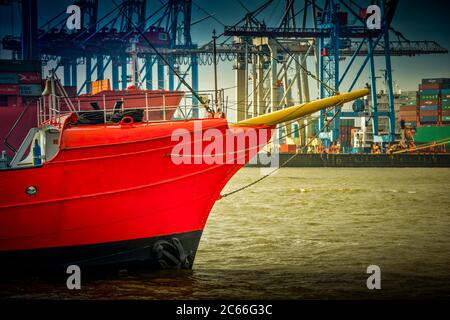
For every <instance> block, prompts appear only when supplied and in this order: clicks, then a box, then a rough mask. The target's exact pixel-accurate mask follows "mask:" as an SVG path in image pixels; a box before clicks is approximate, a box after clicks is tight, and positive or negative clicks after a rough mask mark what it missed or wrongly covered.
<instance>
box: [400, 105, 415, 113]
mask: <svg viewBox="0 0 450 320" xmlns="http://www.w3.org/2000/svg"><path fill="white" fill-rule="evenodd" d="M416 110H417V106H401V107H400V112H404V111H414V112H415V111H416Z"/></svg>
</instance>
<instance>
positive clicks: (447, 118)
mask: <svg viewBox="0 0 450 320" xmlns="http://www.w3.org/2000/svg"><path fill="white" fill-rule="evenodd" d="M442 121H444V122H448V121H450V116H442Z"/></svg>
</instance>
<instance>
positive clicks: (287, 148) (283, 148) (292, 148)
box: [280, 144, 297, 154]
mask: <svg viewBox="0 0 450 320" xmlns="http://www.w3.org/2000/svg"><path fill="white" fill-rule="evenodd" d="M280 153H291V154H293V153H297V146H296V145H295V144H280Z"/></svg>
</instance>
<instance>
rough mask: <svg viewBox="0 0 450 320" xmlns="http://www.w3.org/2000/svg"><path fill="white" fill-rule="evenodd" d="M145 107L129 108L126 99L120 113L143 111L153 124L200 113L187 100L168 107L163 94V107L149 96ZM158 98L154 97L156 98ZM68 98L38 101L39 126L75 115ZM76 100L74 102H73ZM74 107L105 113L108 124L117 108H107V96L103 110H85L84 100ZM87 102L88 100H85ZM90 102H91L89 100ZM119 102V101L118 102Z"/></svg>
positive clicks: (45, 98) (145, 119)
mask: <svg viewBox="0 0 450 320" xmlns="http://www.w3.org/2000/svg"><path fill="white" fill-rule="evenodd" d="M145 96H146V97H145V106H141V107H135V106H132V107H128V106H127V101H126V99H123V98H122V99H121V101H122V105H121V108H120V111H122V112H123V111H125V110H143V115H144V118H143V122H147V123H151V122H161V121H174V120H187V119H191V118H199V115H198V112H195V110H196V109H198V103H193V104H188V103H187V100H188V99H189V98H188V99H186V98H185V99H183V100H184V102H183V104H181V103H180V104H179V105H167V104H166V94H162V105H161V106H153V105H152V106H150V104H149V97H148V94H147V93H146V94H145ZM155 97H158V96H153V97H152V98H155ZM127 99H128V98H127ZM66 100H67V97H66V98H61V97H60V96H57V95H52V94H50V95H48V96H43V97H41V98H40V99H39V100H38V108H37V112H38V115H37V119H38V125H39V126H40V125H42V124H44V123H48V124H52V125H60V124H61V122H62V120H61V117H62V116H64V115H67V114H70V113H73V111H72V110H69V108H68V106H67V103H66ZM73 100H74V101H73ZM73 100H72V102H73V106H74V107H75V111H76V112H83V114H86V113H98V112H99V111H100V112H103V122H104V123H108V119H109V118H110V116H111V115H112V114H114V112H115V111H118V110H114V107H115V106H107V102H106V96H105V95H102V96H101V108H100V109H99V110H94V109H90V110H83V108H82V103H83V99H78V98H76V99H73ZM85 101H87V100H85ZM88 101H89V102H90V101H91V100H88ZM116 102H117V101H116ZM99 107H100V106H99Z"/></svg>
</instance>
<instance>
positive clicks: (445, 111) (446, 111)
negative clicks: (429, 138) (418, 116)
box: [442, 110, 450, 116]
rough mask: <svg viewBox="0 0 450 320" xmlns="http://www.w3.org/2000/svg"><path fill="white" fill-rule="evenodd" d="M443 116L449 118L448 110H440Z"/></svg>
mask: <svg viewBox="0 0 450 320" xmlns="http://www.w3.org/2000/svg"><path fill="white" fill-rule="evenodd" d="M442 115H443V116H450V110H442Z"/></svg>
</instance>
